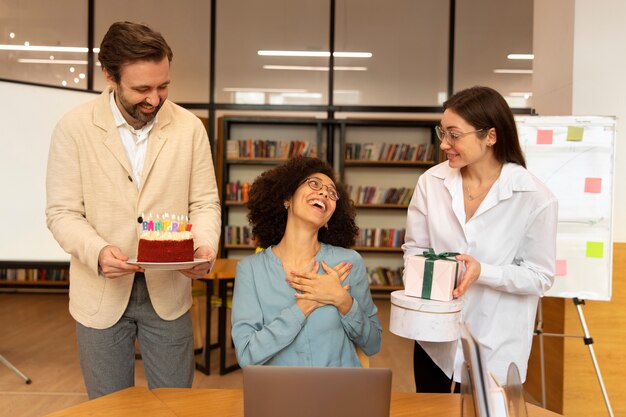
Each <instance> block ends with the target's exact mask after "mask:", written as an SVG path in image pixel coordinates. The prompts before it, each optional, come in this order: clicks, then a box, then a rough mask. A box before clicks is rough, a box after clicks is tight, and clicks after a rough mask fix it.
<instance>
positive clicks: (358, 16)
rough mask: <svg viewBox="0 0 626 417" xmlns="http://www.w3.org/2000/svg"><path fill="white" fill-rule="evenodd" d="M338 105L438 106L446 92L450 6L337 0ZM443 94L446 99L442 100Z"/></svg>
mask: <svg viewBox="0 0 626 417" xmlns="http://www.w3.org/2000/svg"><path fill="white" fill-rule="evenodd" d="M336 16H337V18H336V28H337V31H336V42H335V51H336V52H337V54H338V53H340V52H365V53H367V54H371V56H367V57H359V58H343V57H339V56H337V57H336V58H335V86H334V87H335V88H334V90H335V91H334V94H335V96H334V104H337V105H340V104H342V105H386V106H436V105H438V104H440V101H441V98H442V97H443V96H445V93H446V91H447V82H448V81H447V80H448V78H447V73H448V33H449V24H448V21H449V2H447V1H441V0H421V1H413V0H387V1H378V0H337V14H336ZM442 94H443V96H442Z"/></svg>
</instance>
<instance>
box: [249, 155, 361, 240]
mask: <svg viewBox="0 0 626 417" xmlns="http://www.w3.org/2000/svg"><path fill="white" fill-rule="evenodd" d="M316 172H319V173H321V174H324V175H326V176H327V177H328V178H330V179H332V180H333V182H334V183H335V188H336V189H337V192H338V193H339V200H337V205H336V208H335V212H334V213H333V215H332V217H331V218H330V220H329V221H328V228H326V227H322V228H320V229H319V231H318V232H317V239H318V240H319V241H320V242H323V243H328V244H331V245H335V246H341V247H344V248H348V247H350V246H352V245H354V242H355V241H356V237H357V235H358V233H359V229H358V227H357V226H356V221H355V218H356V210H355V208H354V204H353V202H352V200H350V197H349V196H348V193H347V191H346V187H345V185H343V184H342V183H341V182H338V181H337V179H336V175H335V172H334V170H333V169H332V167H331V166H330V165H329V164H328V163H326V162H324V161H322V160H321V159H317V158H308V157H297V158H293V159H290V160H289V161H287V162H285V163H284V164H282V165H279V166H277V167H274V168H272V169H270V170H268V171H265V172H264V173H262V174H261V175H259V176H258V177H257V178H256V179H255V180H254V182H253V183H252V186H251V187H250V192H249V199H248V204H247V207H248V221H249V222H250V225H251V226H252V235H253V236H254V238H255V239H256V242H257V245H258V246H260V247H263V248H267V247H268V246H270V245H276V244H278V242H280V240H281V239H282V237H283V235H284V234H285V228H286V226H287V210H286V209H285V207H284V205H283V204H284V202H285V200H289V199H290V198H291V197H292V196H293V195H294V193H295V192H296V190H297V189H298V187H299V186H300V184H302V182H303V181H304V180H305V179H307V178H308V177H309V176H311V174H314V173H316Z"/></svg>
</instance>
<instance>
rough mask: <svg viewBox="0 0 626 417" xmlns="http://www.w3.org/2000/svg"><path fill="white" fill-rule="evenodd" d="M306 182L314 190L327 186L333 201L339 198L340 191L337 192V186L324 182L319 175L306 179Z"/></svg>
mask: <svg viewBox="0 0 626 417" xmlns="http://www.w3.org/2000/svg"><path fill="white" fill-rule="evenodd" d="M304 182H306V183H307V184H308V185H309V187H310V188H311V190H314V191H320V190H321V189H322V188H324V187H326V190H327V191H328V197H330V199H331V200H333V201H337V200H339V193H338V192H337V190H336V189H335V187H333V186H332V185H331V186H328V185H326V184H324V183H323V182H322V180H321V179H319V178H317V177H310V178H307V179H306V180H304Z"/></svg>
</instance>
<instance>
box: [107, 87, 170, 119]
mask: <svg viewBox="0 0 626 417" xmlns="http://www.w3.org/2000/svg"><path fill="white" fill-rule="evenodd" d="M120 90H121V89H120V88H118V89H117V90H116V91H115V93H116V94H117V97H118V98H119V100H120V104H121V105H122V107H124V110H126V113H128V114H129V115H130V116H131V117H132V118H133V119H135V120H138V121H140V122H144V123H148V122H150V121H152V119H154V118H155V117H156V115H157V113H158V112H159V110H160V109H161V106H163V103H164V102H165V100H161V98H160V97H159V104H158V105H157V106H156V110H155V111H153V112H152V113H143V112H142V111H141V110H140V109H139V107H140V105H147V106H150V104H148V103H146V102H145V101H142V102H140V103H137V104H131V103H129V102H128V101H127V100H126V97H124V94H122V92H121V91H120Z"/></svg>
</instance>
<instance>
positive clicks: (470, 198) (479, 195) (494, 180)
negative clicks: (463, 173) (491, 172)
mask: <svg viewBox="0 0 626 417" xmlns="http://www.w3.org/2000/svg"><path fill="white" fill-rule="evenodd" d="M499 176H500V172H499V171H498V175H496V176H495V177H493V178H492V179H490V180H489V182H488V183H487V184H488V186H487V187H485V188H484V189H483V190H482V191H480V192H479V193H477V194H474V195H472V193H471V192H470V189H469V187H468V186H467V185H464V186H463V190H465V198H467V199H468V200H469V201H474V200H476V199H477V198H480V197H482V196H483V195H484V194H486V193H487V191H489V190H490V189H491V186H492V185H493V183H494V182H496V180H497V179H498V177H499ZM480 188H481V187H480V186H478V187H477V191H478V190H480Z"/></svg>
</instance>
